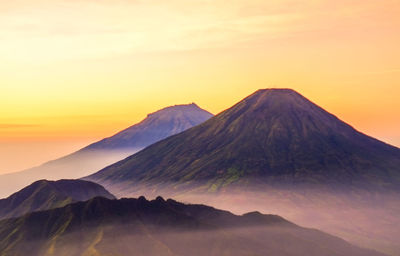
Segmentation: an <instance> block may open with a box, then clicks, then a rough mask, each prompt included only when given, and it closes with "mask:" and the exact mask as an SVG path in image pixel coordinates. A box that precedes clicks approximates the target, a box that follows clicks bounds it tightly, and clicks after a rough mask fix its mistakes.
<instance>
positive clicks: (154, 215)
mask: <svg viewBox="0 0 400 256" xmlns="http://www.w3.org/2000/svg"><path fill="white" fill-rule="evenodd" d="M0 253H1V255H10V256H11V255H33V256H39V255H48V254H51V255H68V256H75V255H85V254H86V253H89V254H88V255H123V256H124V255H126V256H128V255H146V256H152V255H154V256H159V255H179V256H180V255H182V256H183V255H188V256H189V255H191V256H192V255H194V256H197V255H199V256H200V255H210V256H213V255H215V256H217V255H227V256H239V255H240V256H242V255H243V256H244V255H265V254H266V253H268V254H271V255H275V256H280V255H282V256H283V255H285V256H291V255H293V256H294V255H299V256H300V255H309V256H313V255H329V256H335V255H338V256H339V255H353V256H357V255H359V256H361V255H362V256H378V255H381V254H378V253H375V252H373V251H369V250H364V249H360V248H358V247H355V246H352V245H351V244H349V243H347V242H345V241H344V240H341V239H339V238H336V237H333V236H330V235H327V234H325V233H323V232H320V231H317V230H311V229H305V228H301V227H298V226H296V225H294V224H292V223H290V222H288V221H286V220H284V219H283V218H281V217H279V216H276V215H264V214H260V213H258V212H252V213H248V214H244V215H242V216H238V215H234V214H232V213H230V212H227V211H221V210H217V209H214V208H212V207H208V206H205V205H187V204H182V203H179V202H176V201H174V200H171V199H168V200H164V199H163V198H161V197H158V198H157V199H155V200H152V201H148V200H146V199H145V198H144V197H140V198H138V199H120V200H109V199H106V198H101V197H97V198H93V199H91V200H89V201H86V202H78V203H74V204H69V205H67V206H64V207H62V208H57V209H52V210H47V211H41V212H34V213H30V214H27V215H25V216H23V217H20V218H14V219H7V220H3V221H0Z"/></svg>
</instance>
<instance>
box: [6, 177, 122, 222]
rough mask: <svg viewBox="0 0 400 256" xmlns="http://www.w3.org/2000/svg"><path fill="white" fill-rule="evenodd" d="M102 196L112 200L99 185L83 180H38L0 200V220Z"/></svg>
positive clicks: (111, 196)
mask: <svg viewBox="0 0 400 256" xmlns="http://www.w3.org/2000/svg"><path fill="white" fill-rule="evenodd" d="M98 196H102V197H105V198H109V199H113V198H114V196H113V195H111V194H110V193H109V192H108V191H107V190H105V189H104V187H102V186H101V185H99V184H96V183H93V182H89V181H83V180H58V181H48V180H39V181H36V182H34V183H32V184H31V185H29V186H27V187H25V188H24V189H22V190H20V191H18V192H16V193H14V194H12V195H11V196H9V197H8V198H5V199H2V200H0V219H2V218H10V217H17V216H21V215H24V214H26V213H30V212H33V211H40V210H47V209H52V208H57V207H62V206H65V205H67V204H69V203H72V202H78V201H86V200H89V199H91V198H94V197H98Z"/></svg>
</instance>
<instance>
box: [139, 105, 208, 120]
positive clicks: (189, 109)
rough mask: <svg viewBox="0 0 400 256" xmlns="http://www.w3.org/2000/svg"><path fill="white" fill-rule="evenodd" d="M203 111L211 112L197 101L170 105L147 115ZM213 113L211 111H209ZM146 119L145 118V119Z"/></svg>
mask: <svg viewBox="0 0 400 256" xmlns="http://www.w3.org/2000/svg"><path fill="white" fill-rule="evenodd" d="M192 111H196V112H201V113H209V112H208V111H206V110H204V109H202V108H200V107H199V106H198V105H197V104H196V103H194V102H192V103H189V104H178V105H173V106H168V107H165V108H162V109H160V110H157V111H155V112H153V113H150V114H148V115H147V117H154V116H160V115H164V114H166V113H174V112H189V113H190V112H192ZM209 114H210V115H212V114H211V113H209ZM143 121H144V120H143Z"/></svg>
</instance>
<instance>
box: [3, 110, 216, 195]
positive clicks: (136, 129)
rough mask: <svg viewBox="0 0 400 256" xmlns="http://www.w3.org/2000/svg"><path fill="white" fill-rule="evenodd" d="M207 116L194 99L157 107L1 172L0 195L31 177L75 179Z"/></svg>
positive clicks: (196, 122)
mask: <svg viewBox="0 0 400 256" xmlns="http://www.w3.org/2000/svg"><path fill="white" fill-rule="evenodd" d="M210 117H212V114H210V113H209V112H207V111H205V110H203V109H201V108H199V107H198V106H197V105H196V104H194V103H192V104H188V105H175V106H171V107H167V108H164V109H161V110H159V111H156V112H154V113H152V114H149V115H148V116H147V117H146V118H145V119H144V120H143V121H141V122H140V123H138V124H135V125H133V126H131V127H129V128H127V129H125V130H123V131H121V132H118V133H117V134H115V135H113V136H111V137H109V138H105V139H103V140H101V141H99V142H96V143H93V144H91V145H89V146H87V147H85V148H83V149H81V150H79V151H77V152H75V153H72V154H70V155H67V156H65V157H62V158H59V159H56V160H53V161H49V162H47V163H45V164H43V165H41V166H38V167H34V168H31V169H28V170H25V171H22V172H18V173H11V174H6V175H1V176H0V197H1V196H7V195H9V194H11V193H13V192H15V191H17V190H18V189H21V188H22V187H24V186H27V185H28V184H30V183H31V182H33V181H35V180H39V179H52V180H57V179H75V178H80V177H82V176H85V175H88V174H90V173H92V172H94V171H97V170H99V169H101V168H104V167H105V166H107V165H110V164H112V163H115V162H117V161H119V160H121V159H123V158H125V157H127V156H129V155H131V154H133V153H135V152H137V151H139V150H141V149H143V148H145V147H147V146H148V145H150V144H153V143H154V142H157V141H159V140H161V139H164V138H166V137H168V136H171V135H174V134H177V133H180V132H182V131H184V130H186V129H188V128H190V127H192V126H195V125H197V124H200V123H202V122H204V121H206V120H207V119H209V118H210Z"/></svg>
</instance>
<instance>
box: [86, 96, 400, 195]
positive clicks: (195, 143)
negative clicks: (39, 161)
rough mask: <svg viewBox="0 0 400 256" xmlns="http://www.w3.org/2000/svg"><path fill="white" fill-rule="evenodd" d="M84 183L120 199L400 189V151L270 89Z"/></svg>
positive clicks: (305, 102)
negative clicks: (229, 191) (234, 191)
mask: <svg viewBox="0 0 400 256" xmlns="http://www.w3.org/2000/svg"><path fill="white" fill-rule="evenodd" d="M86 179H88V180H92V181H96V182H99V183H100V184H103V185H105V186H106V187H108V188H110V189H111V190H112V191H114V192H115V193H117V194H118V193H120V194H122V195H123V194H124V193H128V194H129V193H132V194H136V193H140V194H142V193H144V192H147V191H149V190H152V191H155V193H159V192H160V191H162V190H164V189H168V190H170V191H174V190H175V191H187V190H197V191H199V192H201V191H218V190H221V189H226V188H234V187H237V188H240V189H241V190H243V189H254V188H262V187H265V185H267V184H268V185H273V186H288V187H292V188H293V187H302V186H322V187H330V188H333V189H338V188H367V189H378V190H379V189H398V188H399V187H400V186H399V185H400V149H398V148H396V147H393V146H390V145H388V144H385V143H383V142H380V141H378V140H376V139H373V138H371V137H368V136H366V135H364V134H362V133H359V132H358V131H356V130H355V129H353V128H352V127H351V126H349V125H347V124H346V123H344V122H342V121H341V120H339V119H338V118H336V117H335V116H333V115H332V114H330V113H328V112H326V111H325V110H323V109H322V108H320V107H318V106H317V105H315V104H313V103H312V102H310V101H309V100H307V99H306V98H304V97H303V96H301V95H300V94H298V93H297V92H295V91H293V90H289V89H266V90H259V91H257V92H255V93H254V94H252V95H250V96H248V97H247V98H245V99H244V100H242V101H241V102H239V103H237V104H236V105H234V106H233V107H231V108H230V109H228V110H226V111H224V112H222V113H220V114H218V115H217V116H215V117H213V118H211V119H210V120H208V121H207V122H205V123H203V124H201V125H199V126H196V127H194V128H192V129H189V130H187V131H185V132H183V133H181V134H178V135H176V136H172V137H170V138H167V139H165V140H162V141H160V142H158V143H156V144H153V145H152V146H150V147H148V148H146V149H145V150H143V151H141V152H139V153H137V154H135V155H133V156H131V157H128V158H127V159H124V160H122V161H120V162H118V163H116V164H114V165H111V166H108V167H106V168H104V169H103V170H101V171H99V172H97V173H95V174H93V175H91V176H89V177H87V178H86ZM172 188H173V189H172Z"/></svg>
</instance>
